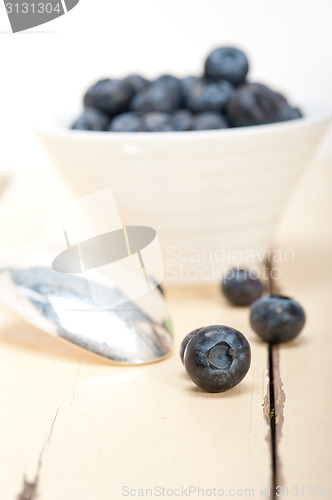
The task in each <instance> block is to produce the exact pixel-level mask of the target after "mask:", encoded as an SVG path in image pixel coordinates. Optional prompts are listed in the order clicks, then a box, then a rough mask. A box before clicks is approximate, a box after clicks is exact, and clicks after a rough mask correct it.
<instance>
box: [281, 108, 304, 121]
mask: <svg viewBox="0 0 332 500" xmlns="http://www.w3.org/2000/svg"><path fill="white" fill-rule="evenodd" d="M302 117H303V115H302V112H301V110H300V109H299V108H292V107H291V106H289V105H288V104H286V105H285V106H283V107H281V108H280V109H279V111H278V115H277V119H276V121H278V122H286V121H289V120H297V119H298V118H302Z"/></svg>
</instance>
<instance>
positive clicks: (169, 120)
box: [141, 111, 179, 132]
mask: <svg viewBox="0 0 332 500" xmlns="http://www.w3.org/2000/svg"><path fill="white" fill-rule="evenodd" d="M141 130H142V131H144V132H175V131H178V130H179V127H178V125H177V123H176V121H175V119H174V118H173V116H171V115H170V114H168V113H160V112H158V111H155V112H151V113H146V115H143V117H142V127H141Z"/></svg>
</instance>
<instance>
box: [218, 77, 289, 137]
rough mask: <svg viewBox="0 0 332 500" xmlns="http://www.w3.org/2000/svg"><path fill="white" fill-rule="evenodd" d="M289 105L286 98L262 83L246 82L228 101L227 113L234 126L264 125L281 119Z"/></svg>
mask: <svg viewBox="0 0 332 500" xmlns="http://www.w3.org/2000/svg"><path fill="white" fill-rule="evenodd" d="M288 107H289V105H288V103H287V101H286V99H285V98H284V97H283V96H282V95H281V94H278V93H277V92H274V91H273V90H271V89H270V88H269V87H266V85H263V84H261V83H246V84H245V85H242V86H241V87H239V88H238V89H236V90H235V91H234V92H233V93H232V95H231V97H230V99H229V102H228V106H227V114H228V118H229V121H230V124H231V125H232V126H233V127H246V126H251V125H264V124H267V123H275V122H278V121H280V119H281V118H280V117H281V116H282V113H285V109H286V108H288Z"/></svg>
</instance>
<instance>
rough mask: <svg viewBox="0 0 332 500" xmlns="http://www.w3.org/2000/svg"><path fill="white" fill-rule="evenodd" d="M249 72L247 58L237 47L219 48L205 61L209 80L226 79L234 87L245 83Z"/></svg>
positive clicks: (206, 74)
mask: <svg viewBox="0 0 332 500" xmlns="http://www.w3.org/2000/svg"><path fill="white" fill-rule="evenodd" d="M248 71H249V63H248V59H247V56H246V55H245V54H244V53H243V52H242V51H241V50H239V49H236V48H235V47H219V48H217V49H215V50H213V51H212V52H211V53H210V54H209V56H208V57H207V59H206V61H205V76H206V77H207V78H225V80H228V81H229V82H231V83H233V84H234V85H239V84H241V83H243V82H244V81H245V78H246V76H247V73H248Z"/></svg>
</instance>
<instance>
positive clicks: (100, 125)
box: [71, 108, 110, 132]
mask: <svg viewBox="0 0 332 500" xmlns="http://www.w3.org/2000/svg"><path fill="white" fill-rule="evenodd" d="M109 122H110V118H109V116H108V115H106V114H105V113H103V112H102V111H99V109H95V108H85V109H84V111H83V113H82V115H81V116H80V117H79V118H78V119H77V120H76V121H75V123H74V124H73V125H72V127H71V128H72V129H73V130H93V131H95V132H100V131H103V130H107V127H108V124H109Z"/></svg>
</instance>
